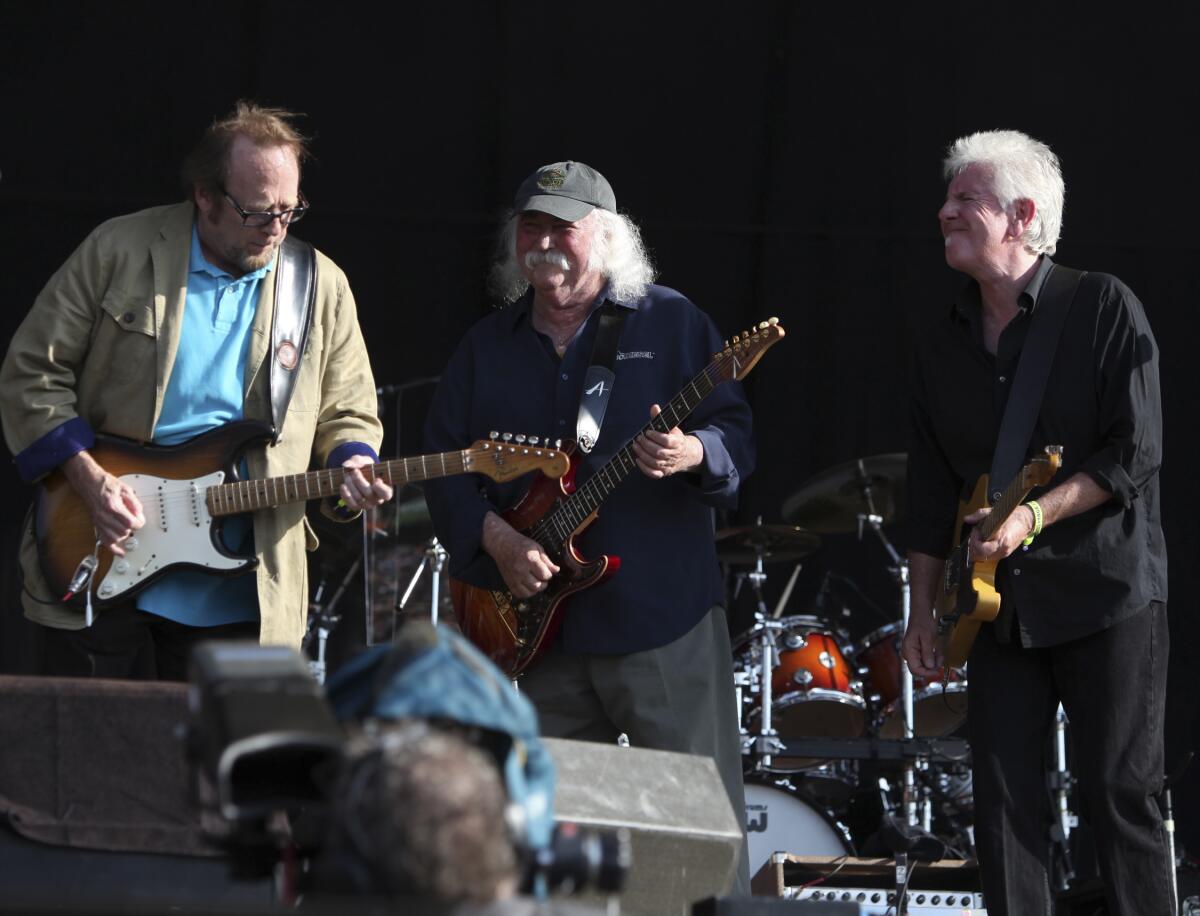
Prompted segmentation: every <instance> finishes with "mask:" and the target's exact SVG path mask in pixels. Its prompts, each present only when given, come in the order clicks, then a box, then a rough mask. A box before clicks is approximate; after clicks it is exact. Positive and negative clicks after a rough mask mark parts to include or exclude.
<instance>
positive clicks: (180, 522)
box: [34, 420, 570, 608]
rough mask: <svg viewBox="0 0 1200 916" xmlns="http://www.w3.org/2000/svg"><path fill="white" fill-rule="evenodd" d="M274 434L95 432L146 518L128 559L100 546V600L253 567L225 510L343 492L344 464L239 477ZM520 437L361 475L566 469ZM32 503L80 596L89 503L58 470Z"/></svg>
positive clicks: (63, 583)
mask: <svg viewBox="0 0 1200 916" xmlns="http://www.w3.org/2000/svg"><path fill="white" fill-rule="evenodd" d="M270 435H271V431H270V427H269V426H267V425H266V424H263V423H259V422H256V421H252V420H242V421H238V422H236V423H230V424H227V425H225V426H221V427H218V428H217V429H214V430H211V431H210V432H207V433H204V434H202V435H199V436H196V437H195V438H193V439H189V440H188V441H187V442H183V443H180V444H179V445H171V446H158V445H143V444H140V443H138V442H134V441H132V440H130V439H124V438H121V437H119V436H106V435H98V436H96V444H95V446H94V447H93V448H92V449H91V450H90V451H91V454H92V456H93V457H94V458H95V459H96V460H97V461H98V462H99V463H100V465H101V467H103V468H104V469H105V470H106V471H108V472H109V473H110V474H113V475H114V476H116V477H119V478H120V479H121V480H123V481H125V482H126V483H128V484H129V485H130V486H131V487H132V488H133V490H134V492H135V493H137V495H138V498H139V499H140V500H141V502H142V509H143V513H144V515H145V517H146V524H145V525H144V526H143V527H141V528H139V529H138V530H137V531H135V532H134V533H133V536H132V537H130V538H128V539H127V540H126V541H125V543H124V544H123V546H124V548H125V556H124V557H116V556H113V555H112V554H111V553H109V552H108V551H100V552H99V554H98V556H97V560H98V564H97V565H96V566H95V571H94V573H93V574H92V579H93V580H94V585H95V588H94V594H93V599H92V601H93V604H94V606H96V607H100V608H102V607H105V606H106V605H110V604H113V603H115V602H118V601H123V600H126V599H128V598H129V597H130V596H132V595H133V594H135V593H136V592H138V591H139V590H140V589H142V588H144V587H145V586H146V585H148V584H149V583H151V582H153V581H154V580H155V579H157V578H159V577H160V576H161V575H162V574H163V573H165V572H166V571H167V570H169V569H180V568H189V569H198V570H201V571H203V572H211V573H219V574H224V575H233V574H235V573H239V572H245V571H247V570H250V569H252V568H254V567H255V566H256V565H257V564H258V560H257V559H256V558H255V557H252V556H242V555H239V554H234V553H232V552H230V551H229V550H227V549H226V548H225V546H224V545H223V543H222V542H221V539H220V536H219V529H220V527H221V520H222V519H223V518H224V517H226V516H230V515H237V514H240V513H242V512H253V511H256V510H259V509H271V508H274V507H276V506H281V505H283V504H284V503H291V502H302V501H304V500H310V499H320V498H322V497H326V496H336V495H337V492H338V490H339V489H340V487H341V485H342V481H343V479H344V476H345V471H344V469H342V468H340V467H338V468H329V469H327V470H323V471H312V472H309V473H306V474H292V475H288V476H284V477H268V478H262V479H259V480H238V479H237V473H236V469H237V466H238V463H239V460H240V457H241V455H242V453H243V452H245V450H246V449H247V448H249V447H251V446H254V445H258V444H262V443H264V442H267V441H270ZM519 438H520V439H521V440H522V441H521V442H519V443H518V442H495V441H484V440H481V441H479V442H476V443H475V444H474V445H472V446H471V447H470V448H466V449H463V450H462V451H456V452H443V453H441V454H436V455H418V456H416V457H413V458H397V459H395V460H392V461H384V462H381V463H380V464H375V465H368V466H367V467H364V468H362V472H363V473H364V474H365V475H366V477H367V479H368V480H374V479H380V480H385V481H387V482H388V483H389V484H392V485H393V486H399V485H402V484H405V483H410V482H413V481H420V480H430V479H432V478H435V477H447V476H450V475H452V474H465V473H468V472H476V473H479V474H485V475H487V476H488V477H490V478H492V479H493V480H497V481H507V480H512V479H514V478H516V477H519V476H521V475H522V474H526V473H529V472H530V471H541V472H543V473H544V474H546V475H549V476H552V477H561V476H562V475H563V474H565V473H566V472H567V470H568V468H569V467H570V460H569V458H568V457H567V455H566V454H565V453H564V452H563V451H561V450H560V449H557V448H547V447H546V446H545V445H544V444H543V445H542V446H541V447H539V446H538V444H537V441H536V440H526V439H525V437H523V436H522V437H519ZM34 506H35V514H36V532H37V542H38V553H39V557H40V559H41V564H42V571H43V572H44V573H45V576H46V580H47V583H48V584H49V585H50V587H51V589H53V593H54V595H55V596H56V597H59V596H63V597H64V600H67V598H66V596H68V595H69V596H70V600H72V601H74V602H76V603H78V602H80V601H82V600H83V595H82V592H80V594H78V595H77V594H75V592H76V591H78V588H77V585H75V584H73V583H72V580H73V579H76V574H77V572H78V571H79V568H80V561H81V560H82V559H83V558H85V557H89V556H91V555H92V554H93V552H94V551H95V550H96V534H95V529H94V528H93V525H92V517H91V514H90V513H89V512H88V508H87V505H86V504H85V503H84V501H83V500H82V499H81V498H80V496H79V494H78V493H76V492H75V489H74V487H72V486H71V484H70V483H69V482H68V481H67V479H66V477H64V476H63V475H62V473H61V472H59V471H56V472H54V473H52V474H50V475H49V476H48V477H47V478H46V479H45V480H44V481H43V482H42V484H41V485H40V486H39V487H38V492H37V495H36V499H35V503H34ZM77 582H78V580H76V583H77Z"/></svg>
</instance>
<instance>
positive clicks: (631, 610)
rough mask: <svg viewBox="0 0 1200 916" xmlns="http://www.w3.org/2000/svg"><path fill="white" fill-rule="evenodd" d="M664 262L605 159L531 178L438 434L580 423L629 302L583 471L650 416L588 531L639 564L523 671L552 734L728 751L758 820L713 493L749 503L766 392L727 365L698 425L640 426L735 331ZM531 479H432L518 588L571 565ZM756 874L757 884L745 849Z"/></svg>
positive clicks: (445, 535) (466, 554)
mask: <svg viewBox="0 0 1200 916" xmlns="http://www.w3.org/2000/svg"><path fill="white" fill-rule="evenodd" d="M653 275H654V274H653V268H652V266H651V264H650V262H649V259H648V258H647V255H646V252H645V249H644V247H643V245H642V242H641V238H640V234H639V232H638V229H637V227H636V226H635V225H634V224H633V222H632V221H631V220H629V219H628V217H625V216H622V215H620V214H618V213H617V211H616V198H615V196H614V194H613V191H612V188H611V187H610V185H609V183H608V181H607V180H605V178H604V176H602V175H601V174H600V173H599V172H597V171H595V170H594V169H592V168H589V167H588V166H586V165H584V164H583V163H580V162H557V163H553V164H551V165H546V166H543V167H542V168H540V169H538V170H537V171H535V172H534V173H533V174H532V175H530V176H529V177H528V178H527V179H526V180H525V181H524V182H523V183H522V184H521V186H520V188H519V189H518V191H517V196H516V202H515V206H514V208H513V212H512V214H511V216H510V218H509V220H508V221H507V223H506V224H505V226H504V231H503V233H502V237H501V245H500V251H499V257H498V261H497V263H496V265H495V267H494V270H493V275H492V279H493V288H494V290H495V292H496V293H497V295H498V296H499V297H500V298H501V299H502V300H503V301H504V303H505V305H504V306H503V307H502V308H500V309H497V310H496V311H495V312H493V313H492V314H490V315H488V316H487V317H486V318H484V319H483V320H482V321H480V322H479V323H478V324H476V325H475V326H474V327H473V328H472V329H471V331H470V332H469V333H468V334H467V337H466V338H465V339H464V340H463V342H462V343H461V344H460V346H459V347H458V350H457V351H456V352H455V354H454V356H453V357H452V358H451V360H450V363H449V365H448V366H447V367H446V370H445V372H444V373H443V374H442V381H441V384H440V386H439V387H438V391H437V394H436V396H435V398H434V402H433V405H432V407H431V409H430V412H429V419H428V421H427V423H426V427H425V442H426V445H427V446H428V447H429V448H431V449H435V450H448V449H455V448H463V447H465V446H466V445H468V444H470V443H471V442H472V441H474V440H475V439H478V438H480V437H485V436H487V434H488V432H489V431H490V430H509V431H518V430H519V431H521V432H524V433H527V434H537V435H549V436H550V437H553V438H558V437H561V438H563V439H567V438H575V437H576V431H577V429H579V428H583V427H582V426H581V424H582V422H583V421H582V420H581V416H580V401H581V398H583V397H584V396H585V391H584V389H585V386H584V379H585V376H586V375H587V373H588V367H589V365H590V364H591V363H592V362H593V348H594V345H595V340H596V337H597V330H598V327H599V326H600V325H601V318H602V316H603V315H605V314H606V313H607V314H609V315H613V316H615V317H614V319H613V320H616V321H617V322H618V328H619V329H618V333H619V338H618V342H617V346H616V356H615V360H614V361H613V364H612V368H613V372H614V374H615V375H614V377H613V379H612V380H611V382H610V383H608V384H609V389H608V391H607V392H606V394H605V398H606V400H607V405H606V407H605V408H604V411H603V422H602V424H601V426H600V431H599V435H598V438H597V439H596V442H595V445H594V446H593V448H592V449H591V451H590V452H588V453H586V454H584V455H583V456H582V461H581V463H580V465H579V467H578V468H577V471H576V482H577V484H579V485H582V484H583V483H584V482H585V481H586V480H587V479H588V478H589V477H590V476H591V475H592V474H594V473H595V472H596V471H597V470H598V469H599V468H601V467H603V466H604V465H605V464H606V463H607V462H608V461H609V459H610V458H612V457H613V455H614V453H616V452H617V451H618V450H619V449H621V448H622V447H623V446H624V445H625V443H626V442H628V441H629V440H630V439H631V438H633V437H635V436H637V437H638V438H637V439H636V442H635V446H634V457H635V461H636V464H637V468H638V470H639V471H640V473H635V474H630V475H629V477H628V478H627V479H625V480H624V481H623V482H622V483H621V484H620V486H618V487H616V488H615V489H614V490H613V491H612V493H611V494H610V495H609V496H608V497H607V498H606V499H605V502H604V505H603V507H602V509H601V510H600V513H599V516H598V517H597V518H596V519H595V520H594V521H593V522H592V524H591V525H590V526H589V527H588V528H587V529H586V530H585V531H584V532H583V533H582V534H581V535H580V536H579V537H578V538H577V539H576V546H577V548H578V549H579V551H580V552H581V553H582V554H583V555H584V556H585V557H595V556H597V555H599V554H610V555H616V556H619V557H620V558H621V564H620V569H619V570H618V571H617V572H616V573H615V575H612V576H610V577H608V578H607V579H605V580H604V581H602V582H600V583H599V584H597V585H595V586H594V587H592V588H587V589H585V590H583V591H581V592H578V593H576V594H573V595H572V596H571V597H570V599H569V604H568V606H567V607H566V610H565V612H564V613H562V614H561V619H562V629H561V631H560V633H559V634H558V635H557V636H556V637H555V642H554V643H553V645H552V646H551V647H550V648H549V650H548V651H547V652H546V654H545V655H544V656H543V657H542V658H541V659H539V660H538V661H536V662H534V664H533V665H532V666H531V667H530V668H529V669H528V671H527V672H526V673H525V674H524V675H523V676H522V679H521V681H520V686H521V689H522V690H523V691H524V692H525V694H526V696H528V697H529V698H530V699H531V700H532V701H533V702H534V705H535V706H536V707H537V710H538V715H539V717H540V720H541V723H542V730H543V732H544V733H545V734H547V735H551V736H556V737H564V738H575V739H581V740H593V741H608V742H612V741H616V740H617V737H618V736H619V735H620V734H622V733H624V734H626V735H628V737H629V740H630V742H631V743H632V744H634V745H636V746H640V747H648V748H657V749H661V750H671V751H679V752H685V753H693V754H704V755H708V756H711V757H713V758H715V760H716V763H717V767H718V769H719V770H720V772H721V776H722V779H723V781H724V784H725V788H726V790H727V792H728V795H729V801H730V803H731V804H732V806H733V810H734V812H735V814H736V815H737V817H738V820H739V822H740V821H741V820H742V817H743V813H744V810H745V809H744V799H743V790H742V779H741V772H742V767H741V752H740V746H739V736H738V723H737V712H736V709H735V705H734V693H733V690H732V683H733V672H732V662H731V653H730V648H729V632H728V629H727V625H726V622H725V613H724V610H723V609H722V607H721V601H722V599H723V587H722V582H721V575H720V570H719V566H718V563H717V558H716V551H715V548H714V545H713V530H714V519H713V509H714V508H732V507H733V506H734V505H735V503H736V498H737V492H738V488H739V487H740V485H741V483H742V481H743V480H744V479H745V477H746V475H747V474H749V473H750V471H751V470H752V468H753V466H754V443H753V439H752V436H751V418H750V408H749V406H748V405H747V403H746V400H745V396H744V394H743V392H742V389H741V386H740V384H738V383H731V384H726V385H719V386H717V388H716V389H715V390H714V391H713V392H712V394H710V395H709V396H708V397H707V398H706V399H705V400H703V401H701V403H700V404H699V406H698V407H697V408H696V409H695V410H694V411H693V412H692V414H691V415H690V417H689V418H688V419H687V420H685V421H684V424H683V428H679V427H676V428H673V429H671V430H670V431H669V432H667V433H658V432H656V431H653V430H650V431H647V432H645V434H644V435H639V431H641V430H642V429H643V427H644V426H645V425H646V424H647V422H648V421H649V420H650V418H651V417H653V416H655V415H657V414H658V412H659V407H660V405H663V404H666V403H668V402H669V401H670V400H671V398H673V397H674V396H675V395H676V394H677V393H678V392H679V391H680V390H681V389H682V388H683V387H684V386H685V385H686V384H687V383H688V382H689V381H690V380H691V379H692V378H693V377H694V376H695V375H696V374H697V373H698V372H700V371H701V370H702V369H703V368H704V366H705V365H706V364H707V363H708V361H709V360H710V359H711V358H712V355H713V353H715V352H716V351H718V350H720V349H721V347H722V340H721V337H720V335H719V334H718V332H717V329H716V327H715V326H714V324H713V322H712V320H711V319H709V318H708V316H707V315H705V314H704V313H703V312H701V311H700V310H699V309H698V308H697V307H696V306H695V305H693V304H692V303H691V302H690V301H688V299H686V298H685V297H684V296H682V295H681V294H679V293H678V292H676V291H675V290H672V289H667V288H666V287H662V286H657V285H654V284H653V283H652V282H651V281H652V280H653ZM592 388H594V386H589V390H591V389H592ZM596 390H597V391H600V392H603V391H604V387H603V386H600V387H599V388H598V389H596ZM527 486H528V483H527V481H516V482H514V483H509V484H497V483H494V482H491V481H480V480H476V479H473V478H469V477H461V478H458V479H457V480H454V479H449V478H448V479H446V480H444V481H438V482H435V483H430V484H428V485H427V486H426V495H427V497H428V502H429V507H430V511H431V513H432V515H433V519H434V526H435V528H436V530H437V533H438V536H439V537H440V538H441V539H442V541H443V542H444V543H445V544H446V546H447V547H448V549H449V551H450V573H451V575H452V576H453V577H454V578H456V579H459V580H462V581H464V582H467V583H469V584H471V585H475V586H479V587H484V588H505V587H507V589H508V590H509V591H511V592H512V594H513V595H514V596H515V597H517V598H527V597H530V596H532V595H535V594H538V593H539V592H541V591H542V590H543V589H545V588H546V585H547V583H548V582H549V581H550V580H551V578H552V577H553V576H554V575H555V574H556V573H557V572H558V571H559V567H558V566H557V565H556V564H555V562H554V560H553V559H552V558H551V557H550V556H548V555H547V554H546V552H545V551H544V550H543V549H542V547H541V546H540V545H539V544H538V543H537V542H535V541H533V540H531V539H530V538H528V537H526V536H525V535H523V534H522V533H521V532H519V531H517V530H515V529H514V528H513V527H512V526H510V525H509V524H508V523H507V522H506V521H505V520H504V519H503V518H501V513H502V512H503V511H504V510H505V509H507V508H509V507H511V506H512V505H513V504H514V503H516V502H517V501H518V500H519V499H520V497H521V496H522V495H523V493H524V491H525V489H526V487H527ZM739 886H740V889H742V890H748V886H749V876H748V865H747V862H746V857H745V851H744V849H743V856H742V864H741V868H740V870H739Z"/></svg>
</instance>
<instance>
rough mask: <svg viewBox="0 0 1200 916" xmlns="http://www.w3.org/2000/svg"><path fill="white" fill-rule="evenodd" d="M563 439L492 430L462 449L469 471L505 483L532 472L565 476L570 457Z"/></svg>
mask: <svg viewBox="0 0 1200 916" xmlns="http://www.w3.org/2000/svg"><path fill="white" fill-rule="evenodd" d="M561 445H562V441H561V440H555V441H553V442H551V441H550V440H549V439H540V438H539V437H537V436H525V435H522V434H521V433H516V434H513V433H503V434H501V433H492V434H491V437H490V438H488V439H480V440H478V441H477V442H475V443H473V444H472V445H471V447H470V448H468V449H465V450H464V451H463V463H464V465H465V466H466V468H467V470H469V471H475V472H476V473H479V474H483V475H485V476H486V477H490V478H491V479H492V480H494V481H496V482H497V483H506V482H507V481H510V480H514V479H516V478H517V477H520V476H521V475H522V474H528V473H529V472H530V471H541V472H542V473H543V474H545V475H546V476H547V477H562V475H563V474H565V473H567V470H568V469H569V468H570V467H571V459H570V458H569V457H568V456H567V453H566V452H564V451H563V450H562V448H561Z"/></svg>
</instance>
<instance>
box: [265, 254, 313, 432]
mask: <svg viewBox="0 0 1200 916" xmlns="http://www.w3.org/2000/svg"><path fill="white" fill-rule="evenodd" d="M316 298H317V258H316V253H315V251H314V250H313V247H312V245H310V244H308V243H307V242H302V241H300V240H299V239H295V238H291V237H290V236H289V237H288V238H286V239H284V241H283V244H282V245H280V246H279V263H278V264H276V265H275V314H274V315H272V316H271V371H270V372H269V373H268V374H267V396H268V399H269V401H270V403H271V427H272V439H271V444H272V445H274V444H275V443H276V442H278V441H279V436H280V434H281V433H282V432H283V421H284V419H285V418H286V415H287V407H288V403H289V402H290V401H291V399H292V392H293V391H294V390H295V388H296V379H297V378H298V377H299V375H300V361H301V358H302V356H303V354H304V347H305V344H306V343H307V342H308V331H309V328H311V327H312V316H313V304H314V303H315V301H316Z"/></svg>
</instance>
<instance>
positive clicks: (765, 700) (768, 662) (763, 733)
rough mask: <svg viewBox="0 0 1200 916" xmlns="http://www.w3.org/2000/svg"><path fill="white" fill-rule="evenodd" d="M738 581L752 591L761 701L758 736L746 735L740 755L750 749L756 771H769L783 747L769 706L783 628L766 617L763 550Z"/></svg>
mask: <svg viewBox="0 0 1200 916" xmlns="http://www.w3.org/2000/svg"><path fill="white" fill-rule="evenodd" d="M738 580H739V581H738V586H737V587H738V588H741V582H742V581H743V580H745V581H749V583H750V588H751V590H752V591H753V592H754V601H755V608H756V610H755V612H754V627H753V628H752V629H755V630H758V631H759V634H758V639H759V671H760V675H759V677H760V683H759V693H760V696H761V698H762V717H761V718H760V719H759V723H758V737H757V738H751V737H750V736H749V734H747V735H746V737H745V738H744V739H743V752H744V751H746V750H748V749H749V748H753V749H754V751H755V752H757V753H758V754H759V755H760V756H759V762H758V764H757V765H756V768H758V769H764V770H769V769H770V768H771V759H772V757H773V756H774V755H776V754H777V753H778V752H779V751H780V749H781V748H782V746H783V745H782V742H780V740H779V733H778V732H776V731H775V729H774V727H773V726H772V724H771V705H772V702H773V699H774V698H773V696H772V685H771V671H772V670H773V669H774V668H775V666H776V665H777V664H778V663H779V650H778V649H777V647H776V645H775V634H776V633H777V632H779V631H780V630H782V629H783V624H782V623H781V622H780V621H779V620H778V619H777V618H775V617H773V616H770V615H769V613H768V611H767V602H766V600H765V599H764V598H763V593H762V586H763V583H764V582H766V581H767V574H766V572H765V571H764V570H763V551H762V550H756V551H755V558H754V569H753V571H751V572H748V573H738ZM750 664H751V670H750V672H749V676H748V678H746V679H748V680H749V681H750V682H751V683H750V686H751V689H753V677H754V673H753V658H752V659H751V663H750ZM734 680H735V685H736V684H737V676H736V675H735V676H734ZM738 686H740V685H738Z"/></svg>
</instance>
